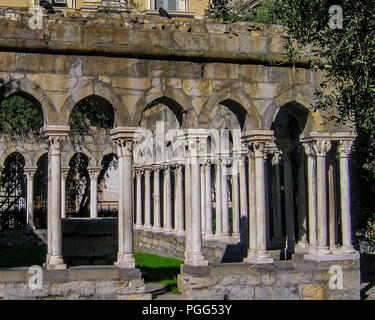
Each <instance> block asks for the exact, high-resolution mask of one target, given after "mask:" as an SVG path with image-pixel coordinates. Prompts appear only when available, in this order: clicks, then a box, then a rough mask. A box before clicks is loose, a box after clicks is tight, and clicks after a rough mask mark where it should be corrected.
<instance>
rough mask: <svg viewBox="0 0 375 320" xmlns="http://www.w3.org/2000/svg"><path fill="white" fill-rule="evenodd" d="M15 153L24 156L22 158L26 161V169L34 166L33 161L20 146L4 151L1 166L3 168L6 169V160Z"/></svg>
mask: <svg viewBox="0 0 375 320" xmlns="http://www.w3.org/2000/svg"><path fill="white" fill-rule="evenodd" d="M14 152H17V153H19V154H20V155H22V157H23V158H24V160H25V167H31V166H32V164H33V162H32V159H31V157H30V156H29V155H28V153H27V152H26V151H25V150H24V149H23V148H21V147H19V146H11V147H9V148H7V149H6V150H4V151H3V153H2V154H1V157H0V166H1V167H4V163H5V160H6V158H7V157H8V156H9V155H10V154H12V153H14Z"/></svg>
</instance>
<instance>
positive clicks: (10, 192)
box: [0, 152, 26, 230]
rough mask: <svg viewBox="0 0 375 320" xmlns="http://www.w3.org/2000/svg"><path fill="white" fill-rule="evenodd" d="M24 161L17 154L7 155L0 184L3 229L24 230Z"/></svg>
mask: <svg viewBox="0 0 375 320" xmlns="http://www.w3.org/2000/svg"><path fill="white" fill-rule="evenodd" d="M24 167H25V159H24V157H23V156H22V155H21V154H20V153H18V152H13V153H11V154H10V155H8V156H7V157H6V159H5V162H4V170H3V172H2V175H1V184H0V213H1V226H2V228H3V229H5V230H7V229H24V228H25V225H26V175H25V170H24Z"/></svg>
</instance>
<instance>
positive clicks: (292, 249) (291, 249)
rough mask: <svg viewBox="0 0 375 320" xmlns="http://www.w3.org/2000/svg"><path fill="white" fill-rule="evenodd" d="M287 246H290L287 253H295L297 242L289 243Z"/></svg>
mask: <svg viewBox="0 0 375 320" xmlns="http://www.w3.org/2000/svg"><path fill="white" fill-rule="evenodd" d="M287 245H288V248H287V252H288V253H294V250H295V248H296V242H295V241H288V242H287Z"/></svg>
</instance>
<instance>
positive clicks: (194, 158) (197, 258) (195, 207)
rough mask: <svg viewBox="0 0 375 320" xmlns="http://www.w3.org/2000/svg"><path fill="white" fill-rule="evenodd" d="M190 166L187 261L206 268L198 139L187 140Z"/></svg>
mask: <svg viewBox="0 0 375 320" xmlns="http://www.w3.org/2000/svg"><path fill="white" fill-rule="evenodd" d="M188 139H189V140H188V146H189V151H190V166H191V188H192V189H191V190H192V191H191V203H192V212H191V214H192V219H191V247H190V248H191V258H190V260H189V261H187V263H188V264H191V265H193V266H207V265H208V262H207V260H205V259H204V256H203V254H202V218H201V199H200V198H201V190H200V188H201V184H200V161H199V151H198V150H199V148H198V142H199V141H198V138H195V137H194V138H190V137H189V138H188Z"/></svg>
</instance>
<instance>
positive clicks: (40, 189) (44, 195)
mask: <svg viewBox="0 0 375 320" xmlns="http://www.w3.org/2000/svg"><path fill="white" fill-rule="evenodd" d="M47 203H48V153H45V154H43V155H42V156H41V157H40V158H39V159H38V162H37V169H36V171H35V176H34V226H35V228H36V229H47Z"/></svg>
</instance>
